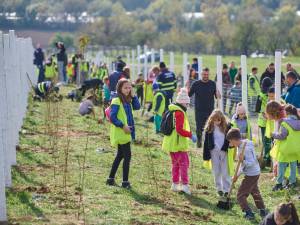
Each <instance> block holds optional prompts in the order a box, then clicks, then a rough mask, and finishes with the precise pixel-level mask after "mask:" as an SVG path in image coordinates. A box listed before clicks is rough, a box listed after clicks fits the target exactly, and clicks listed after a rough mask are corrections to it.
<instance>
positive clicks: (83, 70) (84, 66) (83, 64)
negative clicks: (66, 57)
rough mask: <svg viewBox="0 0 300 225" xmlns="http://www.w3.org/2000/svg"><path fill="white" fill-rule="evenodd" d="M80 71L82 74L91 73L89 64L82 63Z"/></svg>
mask: <svg viewBox="0 0 300 225" xmlns="http://www.w3.org/2000/svg"><path fill="white" fill-rule="evenodd" d="M80 70H81V71H82V72H89V68H88V63H87V62H82V63H81V65H80Z"/></svg>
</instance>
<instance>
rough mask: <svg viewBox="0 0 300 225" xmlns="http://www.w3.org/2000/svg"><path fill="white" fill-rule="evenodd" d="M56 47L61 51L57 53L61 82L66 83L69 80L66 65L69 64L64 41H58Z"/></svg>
mask: <svg viewBox="0 0 300 225" xmlns="http://www.w3.org/2000/svg"><path fill="white" fill-rule="evenodd" d="M56 48H57V49H58V51H59V52H58V53H57V54H56V57H57V69H58V78H59V82H61V83H66V82H67V71H66V66H67V65H68V56H67V53H66V48H65V45H64V43H62V42H58V43H56Z"/></svg>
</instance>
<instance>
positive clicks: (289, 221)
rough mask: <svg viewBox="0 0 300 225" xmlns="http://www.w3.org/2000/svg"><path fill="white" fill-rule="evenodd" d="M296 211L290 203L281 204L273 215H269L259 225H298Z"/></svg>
mask: <svg viewBox="0 0 300 225" xmlns="http://www.w3.org/2000/svg"><path fill="white" fill-rule="evenodd" d="M299 224H300V222H299V217H298V215H297V210H296V207H295V205H294V204H293V203H292V202H289V203H281V204H280V205H278V206H277V207H276V209H275V211H274V212H273V213H269V214H268V215H267V216H266V217H265V218H264V220H263V221H262V222H261V223H260V225H299Z"/></svg>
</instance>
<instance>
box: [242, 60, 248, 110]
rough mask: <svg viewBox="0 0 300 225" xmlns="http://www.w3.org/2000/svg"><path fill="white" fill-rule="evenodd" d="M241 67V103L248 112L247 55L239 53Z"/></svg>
mask: <svg viewBox="0 0 300 225" xmlns="http://www.w3.org/2000/svg"><path fill="white" fill-rule="evenodd" d="M241 68H242V103H243V105H244V107H245V109H246V112H248V79H247V56H246V55H241Z"/></svg>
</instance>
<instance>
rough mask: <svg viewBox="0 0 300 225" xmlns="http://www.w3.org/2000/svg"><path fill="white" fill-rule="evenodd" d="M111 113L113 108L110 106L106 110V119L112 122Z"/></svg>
mask: <svg viewBox="0 0 300 225" xmlns="http://www.w3.org/2000/svg"><path fill="white" fill-rule="evenodd" d="M110 113H111V108H110V106H108V107H107V108H106V109H105V117H106V119H107V120H108V121H109V122H111V119H110Z"/></svg>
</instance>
